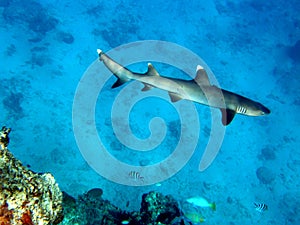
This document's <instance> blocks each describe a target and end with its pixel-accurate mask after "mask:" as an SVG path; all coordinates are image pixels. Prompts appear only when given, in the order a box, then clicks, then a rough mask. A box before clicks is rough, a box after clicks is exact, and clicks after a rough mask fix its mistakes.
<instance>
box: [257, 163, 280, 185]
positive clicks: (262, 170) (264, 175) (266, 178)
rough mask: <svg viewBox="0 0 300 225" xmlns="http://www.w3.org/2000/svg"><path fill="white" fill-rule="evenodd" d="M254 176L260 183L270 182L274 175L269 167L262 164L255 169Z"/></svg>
mask: <svg viewBox="0 0 300 225" xmlns="http://www.w3.org/2000/svg"><path fill="white" fill-rule="evenodd" d="M256 176H257V178H258V179H259V181H260V182H261V183H262V184H271V183H272V182H273V181H274V180H275V177H276V176H275V174H274V173H273V172H272V171H271V170H270V169H268V168H267V167H264V166H261V167H259V168H258V169H257V170H256Z"/></svg>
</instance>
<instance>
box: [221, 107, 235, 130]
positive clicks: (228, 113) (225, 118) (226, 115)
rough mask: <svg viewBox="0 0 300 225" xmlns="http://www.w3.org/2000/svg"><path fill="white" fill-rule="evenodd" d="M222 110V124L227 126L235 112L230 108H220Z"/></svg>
mask: <svg viewBox="0 0 300 225" xmlns="http://www.w3.org/2000/svg"><path fill="white" fill-rule="evenodd" d="M221 112H222V124H223V125H224V126H227V125H228V124H230V123H231V121H232V120H233V118H234V116H235V114H236V112H235V111H233V110H231V109H221Z"/></svg>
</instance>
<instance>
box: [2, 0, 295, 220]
mask: <svg viewBox="0 0 300 225" xmlns="http://www.w3.org/2000/svg"><path fill="white" fill-rule="evenodd" d="M299 12H300V2H299V1H296V0H291V1H282V0H281V1H275V0H274V1H266V2H263V1H259V0H247V1H237V0H232V1H221V0H209V1H194V0H191V1H155V0H154V1H54V0H52V1H51V0H48V1H47V0H43V1H33V0H28V1H21V0H11V1H10V0H0V30H1V31H0V34H1V35H0V44H1V52H0V65H1V66H0V79H1V80H0V113H1V117H0V122H1V123H0V124H2V125H6V126H8V127H11V128H12V132H11V134H10V138H11V143H10V150H12V152H13V153H14V155H15V156H16V157H17V158H18V159H20V160H21V161H22V162H23V164H24V165H27V166H28V167H30V169H32V170H34V171H36V172H51V173H52V174H53V175H54V177H55V179H56V180H57V182H58V183H59V186H60V188H61V189H62V190H63V191H65V192H67V193H68V194H70V195H72V196H77V195H80V194H82V193H85V192H87V191H88V190H90V189H92V188H96V187H98V188H101V189H102V190H103V198H104V199H107V200H109V201H111V202H112V203H113V204H115V205H116V206H118V207H121V208H124V209H126V210H129V211H130V210H139V208H140V202H141V196H142V195H143V194H144V193H146V192H149V191H153V190H154V191H158V192H161V193H163V194H164V195H172V196H173V197H174V198H175V199H177V200H178V201H179V202H182V203H183V202H185V200H186V199H188V198H191V197H194V196H201V197H204V198H206V199H208V200H209V201H211V202H215V203H216V206H217V210H216V211H211V210H207V209H204V208H203V209H200V212H199V213H201V214H203V216H204V217H205V218H206V221H205V223H207V224H299V222H300V213H299V212H300V191H299V188H300V175H299V174H300V150H299V149H300V137H299V134H300V126H299V124H300V120H299V114H298V112H299V106H300V100H299V96H300V82H299V81H300V77H299V74H300V14H299ZM143 40H162V41H168V42H174V43H176V44H179V45H181V46H183V47H185V48H188V49H190V50H191V51H193V52H194V53H196V54H198V55H199V56H200V57H201V58H202V59H203V60H204V61H205V63H206V64H207V65H208V66H209V67H210V69H211V70H212V71H213V73H214V75H215V77H216V78H217V80H218V82H219V84H220V86H221V88H223V89H226V90H230V91H232V92H235V93H238V94H241V95H243V96H246V97H249V98H251V99H253V100H256V101H259V102H261V103H262V104H264V105H266V106H267V107H268V108H269V109H270V110H271V114H270V115H267V116H264V117H246V116H242V115H236V117H235V119H234V120H233V122H232V123H231V124H230V125H229V126H228V127H226V133H225V136H224V140H223V142H222V146H221V149H220V152H219V154H218V156H217V157H216V159H215V160H214V162H213V163H212V164H211V166H210V167H209V168H208V169H207V170H205V171H203V172H200V171H199V170H198V165H199V160H200V158H201V155H202V154H203V151H204V149H205V146H206V144H207V142H208V140H209V132H210V129H211V128H210V126H211V118H210V116H211V113H210V110H209V107H206V106H202V105H199V104H196V108H197V111H198V115H199V120H200V122H201V129H200V131H199V132H200V135H199V141H198V144H197V148H196V151H195V153H194V155H193V157H192V158H191V159H190V160H189V162H188V163H187V164H186V166H185V167H183V169H181V170H180V171H179V172H178V173H177V174H176V175H174V176H173V177H171V178H170V179H168V180H165V181H163V182H161V183H160V184H159V185H158V184H157V185H150V186H138V187H135V186H126V185H121V184H117V183H114V182H111V181H109V180H107V179H105V178H103V177H102V176H100V175H99V174H98V173H96V172H95V171H94V170H93V169H92V168H91V167H90V166H89V164H88V163H87V162H86V161H85V160H84V158H83V157H82V155H81V153H80V151H79V149H78V146H77V144H76V140H75V137H74V133H73V127H72V107H73V99H74V96H75V93H76V88H77V85H78V84H79V82H80V79H81V78H82V76H83V74H84V73H85V71H86V70H87V68H88V67H89V66H90V65H91V63H93V62H94V61H95V60H97V53H96V49H97V48H101V49H102V50H104V51H105V52H106V51H109V50H110V49H113V48H115V47H118V46H119V45H123V44H126V43H129V42H134V41H143ZM157 69H158V71H159V72H161V73H162V74H166V75H168V76H172V73H175V72H176V70H175V68H172V67H170V66H168V65H157ZM195 69H196V65H195ZM138 70H139V71H138ZM135 71H136V72H140V73H143V72H145V71H146V64H141V65H138V66H137V67H135ZM174 71H175V72H174ZM177 72H178V71H177ZM99 76H101V74H99ZM174 76H177V77H180V76H181V75H174ZM182 76H184V75H182ZM183 78H186V77H183ZM114 82H115V78H114V77H112V78H111V79H110V80H109V81H108V82H107V84H105V87H104V88H103V90H102V92H101V93H100V95H99V101H98V103H97V104H98V105H101V110H102V109H105V110H104V111H101V110H100V108H99V107H98V106H97V107H98V109H97V107H96V110H95V113H96V118H97V129H98V131H99V136H101V138H102V140H103V142H104V144H105V146H106V148H107V149H108V150H109V152H110V153H111V154H112V155H113V156H114V157H116V158H118V159H119V160H122V161H124V162H127V163H132V164H135V165H140V166H145V165H150V164H153V163H156V162H159V161H161V160H163V159H164V158H165V157H167V156H168V155H169V154H170V153H171V152H172V150H173V149H174V146H176V143H177V142H178V139H179V138H180V129H181V127H180V121H179V119H178V117H177V116H176V113H174V109H173V108H172V103H171V102H167V101H162V100H159V99H158V100H155V98H150V99H145V100H144V101H141V102H139V103H138V104H137V105H136V106H135V107H134V108H133V111H132V114H131V116H130V120H129V122H130V126H131V128H132V132H133V133H134V134H135V135H137V136H139V137H140V138H146V137H147V136H148V135H149V129H148V124H149V120H150V119H151V118H153V117H161V118H163V119H164V121H165V123H166V125H167V128H168V131H167V135H166V137H165V139H164V140H163V142H162V143H161V145H160V146H159V147H158V148H156V149H155V150H154V151H153V152H149V153H147V154H148V155H147V156H146V157H145V158H143V155H142V154H138V153H136V152H135V151H133V150H130V149H127V148H126V147H124V146H123V145H122V144H121V143H120V142H119V141H118V139H117V137H116V136H115V135H114V131H113V129H112V126H111V121H110V119H111V114H110V108H111V104H112V102H113V101H114V97H115V95H116V94H117V93H118V92H119V91H120V89H121V88H120V89H114V90H111V86H112V84H113V83H114ZM87 91H88V90H87ZM174 104H176V103H174ZM106 106H107V107H106ZM197 132H198V131H197ZM112 169H113V168H112ZM153 176H155V174H153ZM128 179H132V177H130V176H128ZM254 203H264V204H267V205H268V210H267V211H265V212H262V213H260V212H258V211H257V210H255V208H254ZM188 210H193V209H188Z"/></svg>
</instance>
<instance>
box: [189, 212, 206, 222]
mask: <svg viewBox="0 0 300 225" xmlns="http://www.w3.org/2000/svg"><path fill="white" fill-rule="evenodd" d="M184 216H185V217H186V218H187V219H188V220H190V222H192V223H193V224H198V223H203V222H205V221H206V219H205V218H204V217H203V216H202V215H200V214H199V213H185V214H184Z"/></svg>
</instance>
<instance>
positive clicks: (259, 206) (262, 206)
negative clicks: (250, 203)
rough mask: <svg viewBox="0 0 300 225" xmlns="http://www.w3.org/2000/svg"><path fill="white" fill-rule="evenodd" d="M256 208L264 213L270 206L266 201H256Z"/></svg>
mask: <svg viewBox="0 0 300 225" xmlns="http://www.w3.org/2000/svg"><path fill="white" fill-rule="evenodd" d="M254 208H255V209H256V210H257V211H258V212H260V213H263V212H264V211H266V210H268V206H267V205H266V204H264V203H255V202H254Z"/></svg>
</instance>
